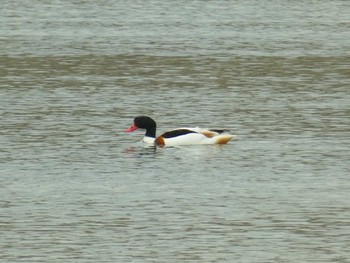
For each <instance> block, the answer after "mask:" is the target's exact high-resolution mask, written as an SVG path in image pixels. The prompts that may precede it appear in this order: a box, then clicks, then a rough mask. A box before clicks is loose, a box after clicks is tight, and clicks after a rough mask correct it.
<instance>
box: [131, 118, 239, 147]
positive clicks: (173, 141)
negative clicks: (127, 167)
mask: <svg viewBox="0 0 350 263" xmlns="http://www.w3.org/2000/svg"><path fill="white" fill-rule="evenodd" d="M137 129H145V130H146V133H145V136H144V137H143V142H145V143H149V144H155V145H159V146H177V145H195V144H226V143H228V142H229V141H230V140H231V139H232V138H234V137H235V136H234V135H232V134H227V133H226V134H224V132H225V131H226V130H223V129H201V128H199V127H196V128H179V129H175V130H170V131H167V132H165V133H163V134H162V135H160V136H156V129H157V124H156V122H155V121H154V120H153V119H152V118H150V117H148V116H138V117H136V118H135V119H134V123H133V124H132V125H131V126H130V128H129V129H126V130H125V132H133V131H135V130H137Z"/></svg>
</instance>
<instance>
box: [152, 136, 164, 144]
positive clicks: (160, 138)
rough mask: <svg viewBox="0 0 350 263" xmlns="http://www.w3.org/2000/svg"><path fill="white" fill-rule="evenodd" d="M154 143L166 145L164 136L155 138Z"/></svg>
mask: <svg viewBox="0 0 350 263" xmlns="http://www.w3.org/2000/svg"><path fill="white" fill-rule="evenodd" d="M154 143H155V144H156V145H165V142H164V138H163V137H162V136H158V137H157V138H156V139H155V140H154Z"/></svg>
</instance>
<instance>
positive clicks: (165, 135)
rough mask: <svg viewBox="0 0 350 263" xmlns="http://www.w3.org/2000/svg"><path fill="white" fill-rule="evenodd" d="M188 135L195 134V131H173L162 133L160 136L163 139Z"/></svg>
mask: <svg viewBox="0 0 350 263" xmlns="http://www.w3.org/2000/svg"><path fill="white" fill-rule="evenodd" d="M188 133H197V132H195V131H191V130H187V129H178V130H173V131H168V132H166V133H163V134H162V135H161V136H162V137H163V138H173V137H177V136H181V135H185V134H188Z"/></svg>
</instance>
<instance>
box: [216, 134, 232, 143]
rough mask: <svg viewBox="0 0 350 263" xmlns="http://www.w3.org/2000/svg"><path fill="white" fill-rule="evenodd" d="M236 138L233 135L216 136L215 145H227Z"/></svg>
mask: <svg viewBox="0 0 350 263" xmlns="http://www.w3.org/2000/svg"><path fill="white" fill-rule="evenodd" d="M234 137H236V136H235V135H232V134H220V135H218V136H215V144H226V143H228V142H229V141H231V140H232V139H233V138H234Z"/></svg>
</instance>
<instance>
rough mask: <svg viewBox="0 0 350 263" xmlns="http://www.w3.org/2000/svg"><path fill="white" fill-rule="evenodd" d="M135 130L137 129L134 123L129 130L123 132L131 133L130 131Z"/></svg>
mask: <svg viewBox="0 0 350 263" xmlns="http://www.w3.org/2000/svg"><path fill="white" fill-rule="evenodd" d="M137 129H138V127H137V126H136V125H135V123H133V124H132V125H131V126H130V128H129V129H126V130H124V131H125V132H132V131H134V130H137Z"/></svg>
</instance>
